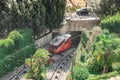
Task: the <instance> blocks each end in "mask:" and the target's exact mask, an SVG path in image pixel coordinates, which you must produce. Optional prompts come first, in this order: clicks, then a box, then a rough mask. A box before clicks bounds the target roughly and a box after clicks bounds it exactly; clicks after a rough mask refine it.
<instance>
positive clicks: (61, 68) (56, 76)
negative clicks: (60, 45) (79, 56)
mask: <svg viewBox="0 0 120 80" xmlns="http://www.w3.org/2000/svg"><path fill="white" fill-rule="evenodd" d="M75 50H76V48H71V49H69V50H68V51H66V52H65V53H64V54H65V55H63V56H62V57H61V58H60V59H59V60H58V61H56V62H55V63H53V65H51V68H50V70H49V71H48V73H47V78H46V80H65V79H66V76H65V75H63V74H64V73H67V70H68V69H69V67H70V63H71V62H72V60H73V57H74V53H75ZM63 78H64V79H63Z"/></svg>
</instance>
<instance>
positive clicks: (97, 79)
mask: <svg viewBox="0 0 120 80" xmlns="http://www.w3.org/2000/svg"><path fill="white" fill-rule="evenodd" d="M116 75H118V72H117V71H114V72H110V73H108V74H103V75H92V76H89V77H88V79H87V80H103V79H104V80H106V79H108V78H110V77H113V76H116Z"/></svg>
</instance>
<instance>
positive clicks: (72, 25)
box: [59, 18, 100, 34]
mask: <svg viewBox="0 0 120 80" xmlns="http://www.w3.org/2000/svg"><path fill="white" fill-rule="evenodd" d="M99 24H100V19H99V18H89V19H71V20H69V21H68V22H67V23H66V24H65V25H64V26H63V27H62V28H61V29H60V30H59V31H60V34H64V33H66V32H68V31H82V30H83V28H86V29H89V30H90V29H92V28H93V27H94V26H99Z"/></svg>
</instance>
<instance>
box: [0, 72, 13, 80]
mask: <svg viewBox="0 0 120 80" xmlns="http://www.w3.org/2000/svg"><path fill="white" fill-rule="evenodd" d="M13 75H14V72H10V73H8V74H6V75H4V76H3V77H2V78H0V80H10V78H11V77H12V76H13Z"/></svg>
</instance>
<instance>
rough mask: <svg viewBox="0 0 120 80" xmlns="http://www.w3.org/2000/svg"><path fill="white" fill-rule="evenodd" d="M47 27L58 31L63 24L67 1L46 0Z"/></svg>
mask: <svg viewBox="0 0 120 80" xmlns="http://www.w3.org/2000/svg"><path fill="white" fill-rule="evenodd" d="M44 5H45V8H46V18H45V25H46V27H47V28H48V29H57V28H60V27H61V25H60V24H61V23H62V22H63V18H64V13H65V7H66V0H46V3H45V4H44Z"/></svg>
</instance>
